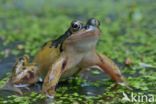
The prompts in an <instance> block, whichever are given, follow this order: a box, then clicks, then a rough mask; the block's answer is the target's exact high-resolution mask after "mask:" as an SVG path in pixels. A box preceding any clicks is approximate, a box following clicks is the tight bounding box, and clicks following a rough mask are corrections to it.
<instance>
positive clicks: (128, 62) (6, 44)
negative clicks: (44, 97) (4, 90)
mask: <svg viewBox="0 0 156 104" xmlns="http://www.w3.org/2000/svg"><path fill="white" fill-rule="evenodd" d="M155 11H156V1H155V0H55V1H54V0H1V1H0V78H1V80H0V83H4V82H6V77H4V76H5V74H6V73H7V72H9V71H10V70H11V69H12V65H13V64H14V61H15V59H16V58H17V57H19V56H22V55H24V54H28V55H30V56H32V57H34V56H35V54H36V52H37V51H38V50H39V49H40V47H41V46H42V44H43V43H44V42H46V41H48V40H51V39H56V38H57V37H58V36H60V35H61V34H63V33H64V32H65V30H66V29H67V28H68V27H69V25H70V22H71V21H72V20H75V19H79V20H82V21H84V22H85V21H86V20H87V19H89V18H92V17H94V18H97V19H99V21H100V22H101V26H100V29H101V38H100V40H99V43H98V46H97V50H98V51H99V52H101V53H104V54H105V55H107V56H108V57H110V58H111V59H113V60H114V61H115V62H116V63H117V64H118V65H119V67H120V68H121V71H122V73H123V74H124V75H125V76H126V78H127V81H128V82H129V83H130V86H132V88H133V89H134V91H129V90H128V91H127V90H126V89H125V88H123V87H120V88H118V89H117V90H116V91H112V90H110V89H109V87H110V85H111V84H113V82H112V81H111V80H110V79H109V78H105V77H103V76H102V75H101V72H99V71H97V70H95V71H93V72H91V73H90V74H89V76H92V74H93V75H94V79H96V77H98V76H99V75H100V76H101V77H99V78H98V79H97V80H94V81H88V80H89V79H87V81H86V80H85V81H81V80H80V78H76V79H74V83H76V84H71V86H70V90H73V91H75V92H74V93H72V94H71V93H69V91H68V90H69V89H67V87H66V86H63V87H60V88H58V91H57V92H58V95H56V96H57V97H56V101H55V102H56V103H61V101H62V102H67V104H68V103H75V104H79V103H82V104H83V103H88V104H94V103H95V101H96V103H99V104H102V103H103V102H108V104H109V103H112V104H116V103H117V102H119V103H123V102H122V101H121V98H122V92H123V91H125V92H127V93H131V92H134V93H135V94H138V93H139V94H141V95H144V94H154V95H156V83H155V81H156V77H155V76H156V36H155V35H156V13H155ZM79 82H82V83H81V84H80V83H79ZM86 82H87V83H89V85H90V86H94V87H97V89H100V88H101V89H102V88H103V90H102V94H95V96H89V95H87V94H81V93H79V92H80V91H79V88H78V89H75V87H77V86H79V87H80V86H82V84H84V83H86ZM71 83H73V80H72V81H71ZM68 88H69V87H68ZM80 89H83V87H80ZM97 89H96V90H95V91H94V92H95V93H96V91H97V92H98V90H97ZM62 90H63V93H62ZM87 91H88V90H87ZM84 92H85V91H84ZM33 94H34V93H33ZM33 94H32V95H30V96H31V97H30V96H29V95H26V96H24V97H16V96H12V97H9V98H8V99H9V100H7V101H6V100H4V99H3V98H0V101H1V102H2V103H9V104H12V103H13V104H14V103H15V102H16V103H17V104H18V103H19V104H20V103H23V102H22V101H24V102H26V103H25V104H29V103H30V104H31V103H32V102H35V101H33V99H37V100H38V99H39V98H40V97H39V98H37V97H36V96H37V95H35V94H34V95H33ZM32 96H33V97H32ZM39 96H40V95H39ZM17 98H19V99H17ZM14 99H16V100H15V101H14ZM155 99H156V97H155ZM9 101H10V102H9ZM126 103H131V102H126ZM145 103H146V102H145ZM124 104H125V102H124ZM147 104H148V103H147Z"/></svg>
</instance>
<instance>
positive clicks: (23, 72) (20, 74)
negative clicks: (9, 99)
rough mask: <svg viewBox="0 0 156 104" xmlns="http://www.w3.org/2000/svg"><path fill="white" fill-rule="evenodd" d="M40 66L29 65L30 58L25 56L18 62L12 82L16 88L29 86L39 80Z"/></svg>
mask: <svg viewBox="0 0 156 104" xmlns="http://www.w3.org/2000/svg"><path fill="white" fill-rule="evenodd" d="M38 69H39V68H38V65H36V64H34V63H32V64H30V63H29V58H28V56H23V57H21V58H19V59H18V60H17V61H16V64H15V66H14V68H13V72H12V75H11V78H10V82H11V83H12V84H14V85H15V86H18V85H19V87H20V86H21V87H22V86H23V87H24V86H27V85H29V84H32V83H34V82H36V81H37V80H38V73H37V70H38Z"/></svg>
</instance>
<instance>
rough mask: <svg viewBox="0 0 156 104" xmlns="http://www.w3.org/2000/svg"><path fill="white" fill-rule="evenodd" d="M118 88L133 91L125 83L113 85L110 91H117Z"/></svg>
mask: <svg viewBox="0 0 156 104" xmlns="http://www.w3.org/2000/svg"><path fill="white" fill-rule="evenodd" d="M119 86H122V87H124V88H126V89H128V90H133V89H132V88H131V87H130V86H129V85H128V84H127V83H126V82H119V83H116V84H113V85H112V87H111V89H112V90H114V89H117V88H118V87H119Z"/></svg>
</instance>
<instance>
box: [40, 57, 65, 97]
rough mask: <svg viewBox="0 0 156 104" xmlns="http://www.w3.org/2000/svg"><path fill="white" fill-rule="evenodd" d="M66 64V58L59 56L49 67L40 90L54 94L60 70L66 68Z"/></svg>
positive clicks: (48, 94) (47, 93)
mask: <svg viewBox="0 0 156 104" xmlns="http://www.w3.org/2000/svg"><path fill="white" fill-rule="evenodd" d="M66 65H67V59H66V58H64V57H61V58H60V59H58V60H57V61H56V62H55V63H54V64H53V65H52V66H51V68H50V69H49V72H48V74H47V75H46V77H45V79H44V83H43V87H42V92H43V93H45V94H46V95H47V96H53V95H54V94H55V87H56V85H57V83H58V81H59V79H60V77H61V74H62V72H63V71H64V70H65V69H66Z"/></svg>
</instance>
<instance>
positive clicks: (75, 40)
mask: <svg viewBox="0 0 156 104" xmlns="http://www.w3.org/2000/svg"><path fill="white" fill-rule="evenodd" d="M99 26H100V22H99V21H98V20H97V19H95V18H92V19H89V20H88V21H87V24H86V25H85V26H82V28H80V29H79V30H77V31H75V32H74V33H72V34H71V35H70V36H69V37H68V38H67V39H66V40H65V41H64V46H65V49H71V48H69V47H73V48H74V49H76V50H77V51H87V50H88V51H89V50H90V49H93V48H95V46H96V43H97V41H98V39H99V36H100V35H99V34H100V29H99ZM74 27H78V26H74ZM67 47H68V48H67Z"/></svg>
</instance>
